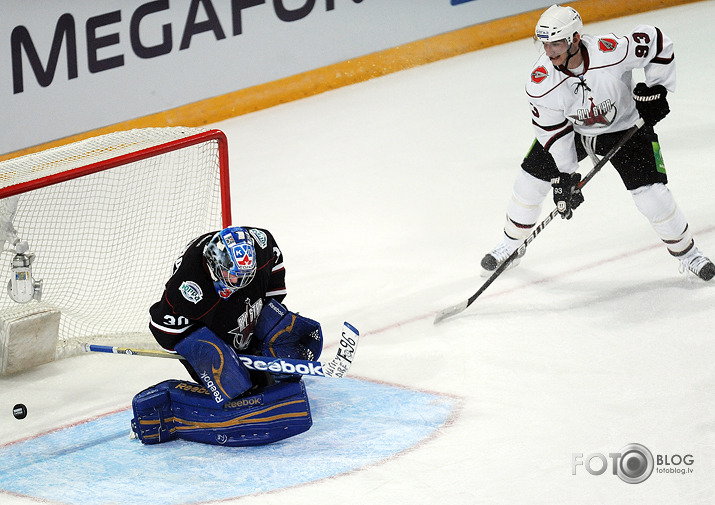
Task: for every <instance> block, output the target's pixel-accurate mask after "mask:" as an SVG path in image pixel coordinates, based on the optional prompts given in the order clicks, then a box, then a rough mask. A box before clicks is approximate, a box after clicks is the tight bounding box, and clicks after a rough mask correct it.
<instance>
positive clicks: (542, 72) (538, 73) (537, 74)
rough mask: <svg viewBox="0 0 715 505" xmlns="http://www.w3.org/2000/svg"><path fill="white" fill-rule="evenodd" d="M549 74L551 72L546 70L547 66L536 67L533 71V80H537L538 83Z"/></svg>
mask: <svg viewBox="0 0 715 505" xmlns="http://www.w3.org/2000/svg"><path fill="white" fill-rule="evenodd" d="M548 76H549V72H548V71H547V70H546V67H544V66H541V67H538V68H535V69H534V71H533V72H532V73H531V81H532V82H535V83H536V84H539V83H540V82H541V81H543V80H544V79H546V78H547V77H548Z"/></svg>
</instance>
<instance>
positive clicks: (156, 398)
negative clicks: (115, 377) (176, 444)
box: [132, 381, 179, 444]
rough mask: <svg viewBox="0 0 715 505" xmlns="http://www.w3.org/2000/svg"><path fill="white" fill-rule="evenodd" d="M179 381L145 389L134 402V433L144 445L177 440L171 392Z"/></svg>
mask: <svg viewBox="0 0 715 505" xmlns="http://www.w3.org/2000/svg"><path fill="white" fill-rule="evenodd" d="M176 382H179V381H164V382H161V383H159V384H157V385H156V386H152V387H150V388H147V389H145V390H144V391H142V392H141V393H138V394H137V395H135V396H134V399H133V400H132V410H133V411H134V417H133V419H132V431H133V432H134V433H135V434H136V435H137V437H138V438H139V440H141V441H142V443H144V444H158V443H161V442H168V441H169V440H173V439H174V438H176V435H175V434H176V429H175V427H174V414H173V412H172V410H171V397H170V394H169V390H170V389H171V388H172V386H173V385H174V383H176Z"/></svg>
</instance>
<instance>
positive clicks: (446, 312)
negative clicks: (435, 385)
mask: <svg viewBox="0 0 715 505" xmlns="http://www.w3.org/2000/svg"><path fill="white" fill-rule="evenodd" d="M643 124H644V121H643V119H642V118H639V119H638V121H636V124H635V125H634V126H632V127H630V128H629V129H628V130H626V132H625V133H624V134H623V136H621V138H620V139H619V140H618V142H617V143H616V145H614V146H613V147H612V148H611V150H610V151H608V152H607V153H606V155H605V156H604V157H603V158H601V161H599V162H598V163H596V164H595V165H594V167H593V168H592V169H591V171H590V172H589V173H588V174H586V177H584V178H583V179H582V180H581V182H580V183H579V184H578V187H579V189H580V188H582V187H584V186H585V185H586V183H588V181H590V180H591V179H593V177H594V176H595V175H596V174H597V173H598V172H599V171H600V170H601V169H602V168H603V166H604V165H605V164H606V163H608V162H609V161H610V159H611V158H613V156H614V155H615V154H616V153H617V152H618V151H619V150H620V149H621V147H623V145H624V144H625V143H626V142H628V141H629V140H630V139H631V137H632V136H633V135H635V133H636V132H637V131H638V130H639V129H640V127H641V126H643ZM558 215H559V211H558V210H557V209H554V210H552V211H551V213H550V214H549V215H548V216H546V218H545V219H544V220H543V221H542V222H541V223H539V225H538V226H537V227H536V228H534V230H533V231H532V232H531V233H530V234H529V236H528V237H526V239H524V242H523V243H522V244H521V245H520V246H519V247H518V248H517V249H516V250H515V251H514V252H513V253H511V254H510V255H509V257H508V258H507V259H506V260H504V263H502V264H501V265H499V268H497V269H496V270H494V273H492V275H491V276H490V277H489V278H488V279H487V280H486V281H485V282H484V284H482V287H480V288H479V289H478V290H477V292H476V293H474V294H473V295H472V296H470V297H469V298H468V299H466V300H465V301H463V302H460V303H458V304H456V305H452V306H451V307H447V308H446V309H443V310H440V311H439V312H437V315H436V316H435V318H434V324H437V323H439V322H440V321H444V320H445V319H447V318H448V317H452V316H455V315H457V314H459V313H460V312H462V311H464V310H465V309H466V308H467V307H469V306H470V305H471V304H473V303H474V301H475V300H476V299H477V298H479V296H480V295H481V294H482V293H483V292H484V291H485V290H486V289H487V288H488V287H489V286H490V285H491V283H492V282H494V281H495V280H496V278H497V277H499V276H500V275H501V274H502V272H503V271H504V270H506V269H507V267H509V265H510V264H511V263H512V261H514V260H515V259H516V258H517V257H518V256H523V255H524V253H525V252H526V246H528V245H529V244H530V243H531V241H532V240H534V239H535V238H536V236H537V235H538V234H539V233H541V231H542V230H543V229H544V228H546V225H547V224H549V223H550V222H551V221H552V220H553V219H554V218H555V217H556V216H558Z"/></svg>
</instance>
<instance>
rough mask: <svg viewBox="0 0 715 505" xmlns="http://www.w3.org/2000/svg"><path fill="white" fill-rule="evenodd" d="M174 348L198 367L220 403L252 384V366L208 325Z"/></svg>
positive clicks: (200, 375)
mask: <svg viewBox="0 0 715 505" xmlns="http://www.w3.org/2000/svg"><path fill="white" fill-rule="evenodd" d="M174 349H175V350H176V352H178V353H179V354H181V355H182V356H183V357H184V358H185V359H186V361H188V362H189V364H190V365H191V367H192V368H193V369H194V370H195V371H196V373H197V374H198V376H199V377H200V378H201V382H203V384H204V386H206V388H207V389H208V390H209V391H211V393H212V395H213V399H214V401H215V402H216V404H217V405H223V404H224V403H226V402H227V401H229V400H230V399H231V398H235V397H237V396H238V395H240V394H241V393H243V392H244V391H246V390H248V389H249V388H250V387H251V385H252V383H251V377H250V375H249V372H248V369H247V368H246V366H245V365H244V364H243V363H241V360H239V359H238V356H237V355H236V352H235V351H234V350H233V349H232V348H231V347H229V345H228V344H226V342H224V341H223V340H221V339H220V338H219V337H217V336H216V334H215V333H214V332H212V331H211V330H209V329H208V328H206V327H203V328H199V329H198V330H196V331H194V332H193V333H191V334H190V335H189V336H188V337H186V338H185V339H183V340H182V341H181V342H179V343H178V344H177V345H176V346H175V347H174Z"/></svg>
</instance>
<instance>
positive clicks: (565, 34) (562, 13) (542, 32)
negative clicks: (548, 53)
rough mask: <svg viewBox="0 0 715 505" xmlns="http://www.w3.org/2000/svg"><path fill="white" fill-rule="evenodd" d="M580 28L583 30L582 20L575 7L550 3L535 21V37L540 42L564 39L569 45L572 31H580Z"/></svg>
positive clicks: (571, 40) (571, 39)
mask: <svg viewBox="0 0 715 505" xmlns="http://www.w3.org/2000/svg"><path fill="white" fill-rule="evenodd" d="M581 30H583V22H582V21H581V15H580V14H579V13H578V12H576V9H573V8H572V7H562V6H561V5H552V6H551V7H549V8H548V9H546V11H545V12H544V13H543V14H542V15H541V17H540V18H539V21H538V22H537V23H536V35H535V39H536V40H538V41H540V42H556V41H557V40H566V42H567V43H568V45H569V46H570V45H571V42H573V35H574V33H581Z"/></svg>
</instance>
